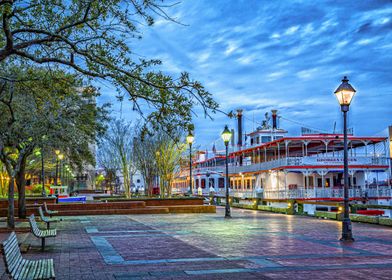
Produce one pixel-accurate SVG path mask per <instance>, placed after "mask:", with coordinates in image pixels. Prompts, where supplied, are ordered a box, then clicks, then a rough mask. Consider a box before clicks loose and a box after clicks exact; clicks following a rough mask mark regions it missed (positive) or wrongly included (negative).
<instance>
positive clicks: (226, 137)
mask: <svg viewBox="0 0 392 280" xmlns="http://www.w3.org/2000/svg"><path fill="white" fill-rule="evenodd" d="M231 135H232V134H231V131H230V130H229V128H228V127H227V125H226V126H225V129H224V130H223V132H222V134H221V136H222V140H223V142H224V143H225V146H226V207H225V218H231V213H230V202H229V187H230V185H229V160H228V157H229V142H230V139H231Z"/></svg>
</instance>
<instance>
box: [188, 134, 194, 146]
mask: <svg viewBox="0 0 392 280" xmlns="http://www.w3.org/2000/svg"><path fill="white" fill-rule="evenodd" d="M193 140H195V137H194V136H193V134H192V132H189V134H188V136H187V137H186V142H187V143H188V144H192V143H193Z"/></svg>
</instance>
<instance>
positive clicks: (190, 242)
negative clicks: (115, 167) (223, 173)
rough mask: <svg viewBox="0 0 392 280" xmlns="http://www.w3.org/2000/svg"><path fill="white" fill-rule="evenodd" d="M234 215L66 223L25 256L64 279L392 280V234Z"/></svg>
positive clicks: (255, 214)
mask: <svg viewBox="0 0 392 280" xmlns="http://www.w3.org/2000/svg"><path fill="white" fill-rule="evenodd" d="M232 214H233V217H234V218H233V219H231V220H225V219H224V218H223V209H222V208H219V209H218V211H217V214H174V215H132V216H126V215H122V216H120V215H119V216H79V217H65V218H64V221H62V222H61V223H60V224H59V225H57V228H58V236H57V238H56V239H49V240H48V242H47V244H48V246H47V248H46V251H45V253H41V252H40V242H39V240H37V239H36V238H34V237H33V236H31V235H29V236H28V238H27V239H26V240H25V243H30V244H31V248H30V250H29V251H28V253H27V254H24V256H25V257H26V258H32V259H33V258H43V257H51V258H53V259H54V262H55V269H56V276H57V279H74V280H76V279H324V280H327V279H351V278H353V279H391V278H390V277H391V275H392V228H388V227H382V226H374V225H369V224H357V223H355V224H354V225H353V228H354V234H355V238H356V239H357V241H356V242H355V243H353V244H348V245H344V244H341V243H340V242H339V241H337V240H338V238H339V234H340V223H339V222H336V221H328V220H318V219H314V218H309V217H298V216H286V215H280V214H271V213H265V212H255V211H250V210H249V211H248V210H238V209H233V212H232ZM5 237H6V234H4V233H2V234H0V238H1V240H3V239H4V238H5ZM18 237H22V235H21V234H20V235H18ZM0 270H1V274H2V276H3V278H2V279H6V276H5V275H4V265H3V264H2V265H1V268H0Z"/></svg>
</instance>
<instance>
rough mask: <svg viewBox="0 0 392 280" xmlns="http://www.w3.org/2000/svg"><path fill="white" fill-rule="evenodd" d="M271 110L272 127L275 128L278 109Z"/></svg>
mask: <svg viewBox="0 0 392 280" xmlns="http://www.w3.org/2000/svg"><path fill="white" fill-rule="evenodd" d="M271 112H272V129H277V127H278V126H277V114H276V113H277V112H278V110H271Z"/></svg>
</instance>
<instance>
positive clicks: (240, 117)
mask: <svg viewBox="0 0 392 280" xmlns="http://www.w3.org/2000/svg"><path fill="white" fill-rule="evenodd" d="M237 120H238V142H237V145H238V147H242V110H241V109H238V110H237Z"/></svg>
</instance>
